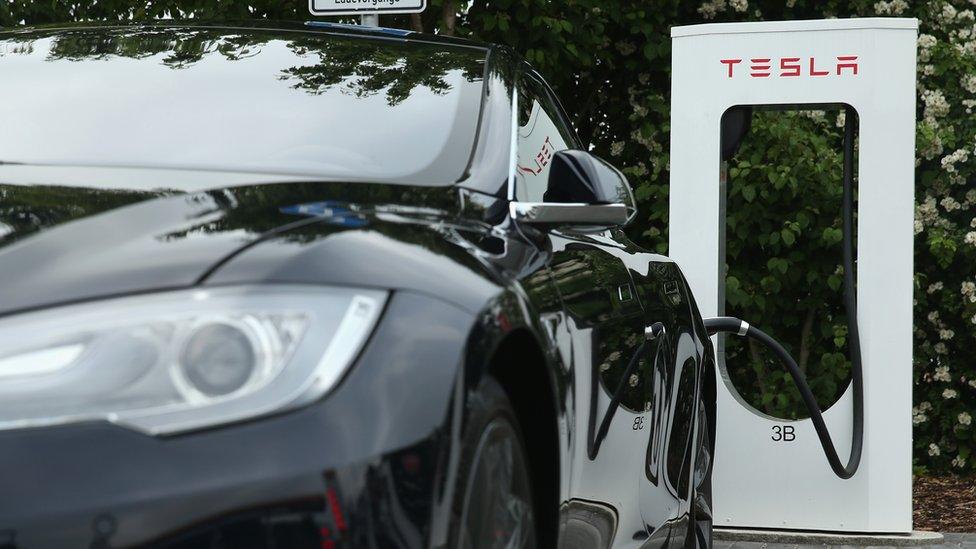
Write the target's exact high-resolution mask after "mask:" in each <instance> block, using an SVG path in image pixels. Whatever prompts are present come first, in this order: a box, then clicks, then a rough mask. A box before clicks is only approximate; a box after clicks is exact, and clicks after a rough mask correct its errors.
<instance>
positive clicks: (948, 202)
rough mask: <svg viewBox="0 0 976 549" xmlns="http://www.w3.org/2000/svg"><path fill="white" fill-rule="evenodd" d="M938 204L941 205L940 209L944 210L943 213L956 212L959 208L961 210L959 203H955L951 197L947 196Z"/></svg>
mask: <svg viewBox="0 0 976 549" xmlns="http://www.w3.org/2000/svg"><path fill="white" fill-rule="evenodd" d="M939 204H941V205H942V207H943V208H945V211H947V212H951V211H953V210H958V209H959V208H962V204H960V203H959V201H957V200H956V199H955V198H952V197H951V196H947V197H945V198H943V199H942V200H941V201H940V202H939Z"/></svg>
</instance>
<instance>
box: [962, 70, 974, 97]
mask: <svg viewBox="0 0 976 549" xmlns="http://www.w3.org/2000/svg"><path fill="white" fill-rule="evenodd" d="M961 83H962V87H963V88H965V89H966V91H968V92H969V93H976V74H967V75H966V76H963V77H962V82H961Z"/></svg>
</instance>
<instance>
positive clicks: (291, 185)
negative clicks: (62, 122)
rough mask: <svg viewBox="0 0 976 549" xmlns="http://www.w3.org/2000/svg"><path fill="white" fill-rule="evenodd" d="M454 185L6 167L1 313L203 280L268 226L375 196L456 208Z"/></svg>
mask: <svg viewBox="0 0 976 549" xmlns="http://www.w3.org/2000/svg"><path fill="white" fill-rule="evenodd" d="M453 193H454V191H452V190H451V189H449V188H447V189H445V188H436V187H416V186H407V185H385V184H369V183H338V182H320V181H315V180H311V179H302V178H300V177H297V178H296V177H295V176H277V175H273V174H270V175H269V174H249V173H227V172H193V171H184V170H142V169H128V168H114V169H106V168H75V167H71V168H69V167H30V166H12V165H5V166H0V315H8V314H12V313H15V312H19V311H24V310H29V309H36V308H41V307H47V306H52V305H57V304H62V303H67V302H75V301H82V300H88V299H95V298H101V297H109V296H116V295H123V294H131V293H138V292H146V291H154V290H162V289H176V288H186V287H190V286H194V285H196V284H199V283H200V282H202V281H203V280H204V279H206V277H207V276H208V275H209V274H210V273H211V272H212V271H213V270H214V269H215V268H216V267H217V266H218V265H220V264H221V263H222V262H224V261H226V260H228V258H231V257H234V256H235V255H236V254H238V253H240V252H241V250H243V249H246V248H248V247H249V246H251V245H253V244H254V243H256V242H260V241H261V240H262V239H265V238H268V237H269V235H275V234H277V233H278V232H281V231H283V230H287V229H289V228H291V227H294V226H297V225H301V224H303V223H314V222H317V221H319V220H321V219H322V218H325V217H328V216H330V215H331V218H332V220H333V222H334V224H335V223H338V224H340V225H341V224H343V223H345V224H346V225H348V227H350V228H352V227H354V226H355V225H356V223H357V222H358V221H357V219H358V218H357V217H356V216H352V215H347V214H346V213H344V212H349V211H350V209H357V208H359V209H361V208H363V207H365V206H366V205H369V204H377V203H383V204H396V205H400V206H401V207H407V208H424V211H427V212H428V213H429V214H431V215H434V214H436V213H441V214H444V215H447V213H448V212H449V211H451V210H456V194H453Z"/></svg>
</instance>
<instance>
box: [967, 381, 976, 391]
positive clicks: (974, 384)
mask: <svg viewBox="0 0 976 549" xmlns="http://www.w3.org/2000/svg"><path fill="white" fill-rule="evenodd" d="M966 385H969V386H970V387H972V388H973V389H976V379H970V380H969V381H967V382H966Z"/></svg>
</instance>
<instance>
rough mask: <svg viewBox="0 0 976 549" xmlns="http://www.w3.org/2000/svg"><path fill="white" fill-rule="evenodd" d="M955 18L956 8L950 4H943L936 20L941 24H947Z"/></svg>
mask: <svg viewBox="0 0 976 549" xmlns="http://www.w3.org/2000/svg"><path fill="white" fill-rule="evenodd" d="M955 18H956V8H955V6H953V5H952V4H948V3H947V4H943V5H942V12H941V13H939V15H938V19H939V20H940V21H941V22H943V23H949V22H951V21H952V20H953V19H955Z"/></svg>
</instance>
